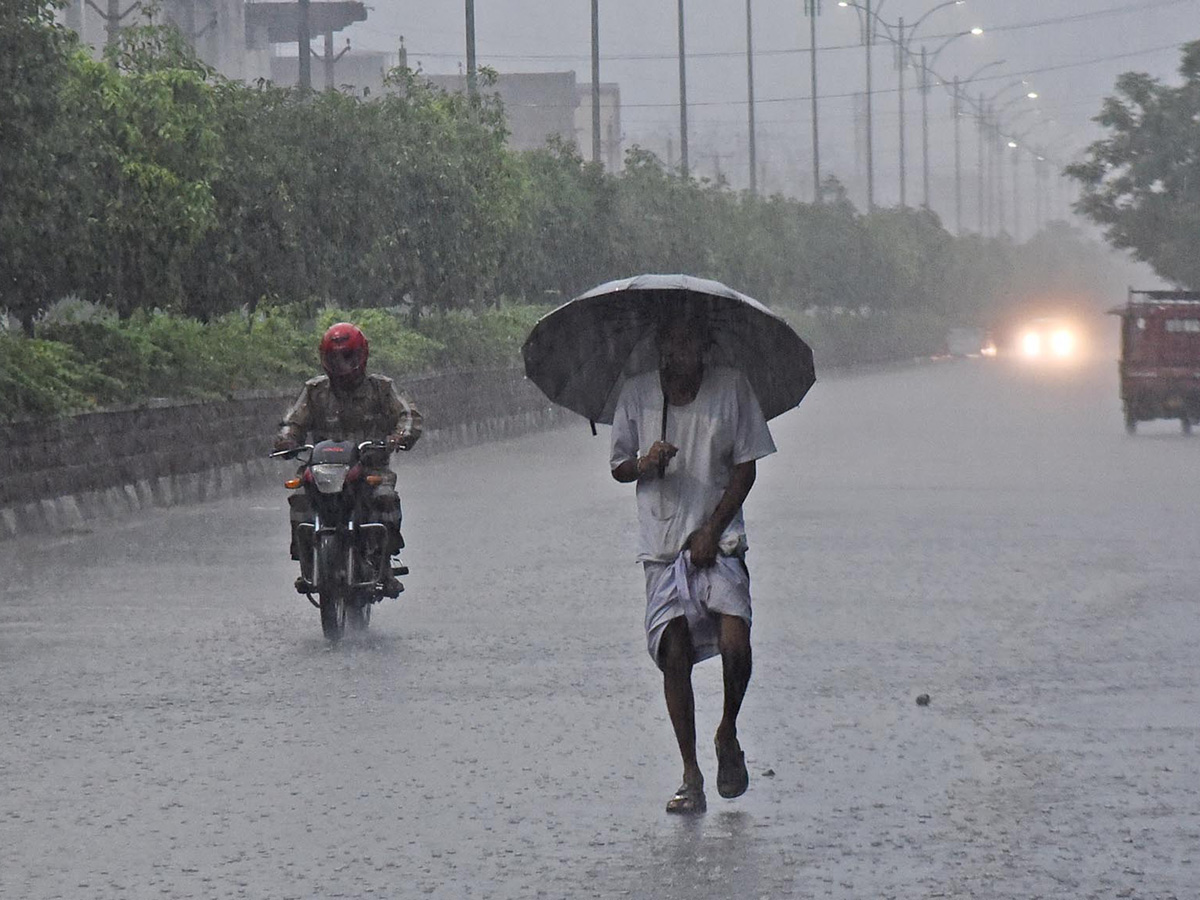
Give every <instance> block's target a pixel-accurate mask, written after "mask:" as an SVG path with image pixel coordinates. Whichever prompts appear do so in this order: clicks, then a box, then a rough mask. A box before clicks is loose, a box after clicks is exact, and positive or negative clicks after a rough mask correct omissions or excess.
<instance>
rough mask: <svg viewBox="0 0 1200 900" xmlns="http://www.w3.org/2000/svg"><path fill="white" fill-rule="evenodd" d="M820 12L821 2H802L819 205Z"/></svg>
mask: <svg viewBox="0 0 1200 900" xmlns="http://www.w3.org/2000/svg"><path fill="white" fill-rule="evenodd" d="M820 12H821V0H804V13H805V15H807V16H808V37H809V42H810V45H811V50H810V52H809V64H810V66H811V75H810V79H811V81H812V91H810V93H811V94H812V155H813V202H814V203H816V204H818V205H820V203H821V201H822V199H823V198H822V197H821V142H820V140H819V131H818V126H817V16H818V15H819V14H820Z"/></svg>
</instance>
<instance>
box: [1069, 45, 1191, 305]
mask: <svg viewBox="0 0 1200 900" xmlns="http://www.w3.org/2000/svg"><path fill="white" fill-rule="evenodd" d="M1179 71H1180V75H1181V76H1182V77H1183V83H1182V84H1181V85H1179V86H1178V87H1170V86H1168V85H1164V84H1162V83H1161V82H1160V81H1158V80H1157V79H1154V78H1151V77H1150V76H1149V75H1146V74H1144V73H1139V72H1127V73H1125V74H1124V75H1122V76H1121V77H1120V78H1118V79H1117V83H1116V93H1115V94H1114V95H1113V96H1111V97H1109V98H1107V99H1106V100H1105V101H1104V106H1103V108H1102V109H1101V111H1100V114H1099V115H1098V116H1096V118H1095V121H1096V122H1098V123H1099V124H1100V125H1101V126H1103V127H1104V128H1105V129H1107V131H1108V137H1106V138H1104V139H1102V140H1099V141H1096V142H1095V143H1094V144H1092V146H1091V147H1090V148H1089V149H1088V154H1087V158H1086V159H1085V160H1083V161H1081V162H1079V163H1076V164H1074V165H1072V166H1069V167H1068V168H1067V174H1068V175H1070V176H1071V177H1073V178H1075V179H1076V180H1077V181H1078V182H1079V183H1080V184H1081V185H1082V187H1083V195H1082V197H1081V198H1080V200H1079V202H1078V204H1077V205H1076V209H1078V210H1079V211H1080V212H1081V213H1083V214H1084V215H1086V216H1088V217H1089V218H1090V219H1091V220H1092V221H1094V222H1096V223H1097V224H1099V225H1101V226H1103V227H1104V229H1105V235H1106V237H1107V238H1108V240H1109V242H1110V243H1112V244H1113V245H1114V246H1116V247H1120V248H1122V249H1128V250H1132V251H1133V253H1134V255H1135V256H1136V257H1137V258H1138V259H1140V260H1142V261H1144V262H1148V263H1149V264H1150V265H1151V266H1153V267H1154V269H1155V271H1157V272H1158V273H1159V274H1160V275H1161V276H1162V277H1164V278H1166V279H1168V280H1170V281H1173V282H1175V283H1177V284H1182V285H1186V286H1187V287H1189V288H1200V155H1198V154H1197V152H1196V148H1197V147H1200V41H1193V42H1192V43H1190V44H1185V45H1184V46H1183V61H1182V63H1181V64H1180V69H1179Z"/></svg>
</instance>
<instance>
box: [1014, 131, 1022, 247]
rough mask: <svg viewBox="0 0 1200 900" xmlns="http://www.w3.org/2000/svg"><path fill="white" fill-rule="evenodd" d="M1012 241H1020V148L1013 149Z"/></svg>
mask: <svg viewBox="0 0 1200 900" xmlns="http://www.w3.org/2000/svg"><path fill="white" fill-rule="evenodd" d="M1012 169H1013V170H1012V181H1013V241H1014V242H1015V243H1018V244H1019V243H1020V242H1021V148H1020V147H1018V148H1017V149H1015V150H1013V163H1012Z"/></svg>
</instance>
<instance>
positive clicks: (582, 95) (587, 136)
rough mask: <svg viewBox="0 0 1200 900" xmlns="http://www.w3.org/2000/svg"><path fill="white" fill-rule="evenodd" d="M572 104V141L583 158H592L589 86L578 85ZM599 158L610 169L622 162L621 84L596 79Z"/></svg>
mask: <svg viewBox="0 0 1200 900" xmlns="http://www.w3.org/2000/svg"><path fill="white" fill-rule="evenodd" d="M577 96H578V105H577V106H576V107H575V144H576V146H577V147H578V148H579V152H580V153H581V154H582V155H583V158H584V159H591V158H592V85H591V82H589V83H587V84H581V85H579V89H578V92H577ZM600 161H601V162H603V163H604V167H605V168H606V169H608V171H610V172H616V171H619V170H620V168H621V166H622V165H623V164H624V153H623V152H622V150H621V86H620V85H618V84H613V83H610V82H604V81H602V82H600Z"/></svg>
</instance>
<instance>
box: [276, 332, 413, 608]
mask: <svg viewBox="0 0 1200 900" xmlns="http://www.w3.org/2000/svg"><path fill="white" fill-rule="evenodd" d="M368 350H369V347H368V343H367V338H366V335H364V334H363V333H362V331H361V330H360V329H359V328H358V327H357V326H356V325H353V324H351V323H349V322H338V323H337V324H336V325H331V326H330V327H329V329H328V330H327V331H326V332H325V334H324V336H322V338H321V343H320V345H319V351H320V354H321V367H322V368H323V369H324V370H325V374H324V375H319V376H317V377H316V378H312V379H310V380H309V381H307V382H305V384H304V390H303V391H302V392H301V393H300V397H299V399H298V400H296V402H295V403H293V404H292V406H291V408H290V409H289V410H288V411H287V413H286V414H285V415H284V417H283V421H282V422H281V423H280V430H279V434H278V436H277V437H276V438H275V449H276V450H292V449H295V448H296V447H299V446H301V445H302V444H304V443H305V438H306V437H310V438H311V441H312V442H313V443H316V442H317V441H323V440H342V441H355V442H362V441H373V440H385V441H386V442H387V445H388V450H409V449H411V448H412V446H413V445H414V444H415V443H416V442H417V440H418V438H420V436H421V413H420V412H418V411H417V408H416V406H414V405H413V403H412V401H411V400H409V399H408V398H407V397H406V396H405V395H404V394H403V393H402V392H400V391H399V390H397V388H396V386H395V384H394V383H393V382H392V379H390V378H388V377H387V376H386V375H376V374H374V373H372V374H370V375H368V374H367V356H368ZM387 462H388V461H387V455H386V454H384V453H382V452H379V451H375V452H374V454H368V455H365V456H364V458H363V466H364V468H366V469H367V472H368V473H369V474H375V475H379V476H381V477H382V479H383V480H382V481H381V482H380V483H379V484H378V485H377V486H376V487H375V488H374V492H373V495H372V498H371V505H372V508H373V511H374V512H375V514H376V515H377V516H378V520H379V521H381V522H383V523H384V524H386V525H387V526H388V546H387V552H388V554H389V555H395V554H397V553H399V551H400V549H401V548H402V547H403V546H404V538H403V537H402V536H401V533H400V522H401V510H400V496H399V495H398V494H397V493H396V473H395V472H393V471H392V470H391V469H390V468H388V465H387ZM288 506H289V507H290V519H291V528H292V540H291V553H292V559H296V560H299V559H301V553H300V543H299V532H298V528H297V526H298V525H299V524H300V523H301V522H311V521H312V508H311V505H310V503H309V501H308V497H307V496H306V494H305V493H304V492H303V491H295V492H293V493H292V494H290V495H289V496H288ZM306 569H307V567H306V566H305V565H304V562H303V561H302V562H301V577H300V578H299V579H297V581H296V587H297V590H305V589H306V587H308V584H307V582H308V580H309V579H308V576H309V575H311V573H308V572H307V571H306ZM401 590H402V587H401V585H400V583H399V582H398V581H397V580H396V577H395V576H394V575H393V574H392V572H391V567H390V566H389V567H387V574H386V576H385V578H384V593H385V594H386V595H387V596H392V597H395V596H398V595H399V593H400V591H401Z"/></svg>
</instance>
